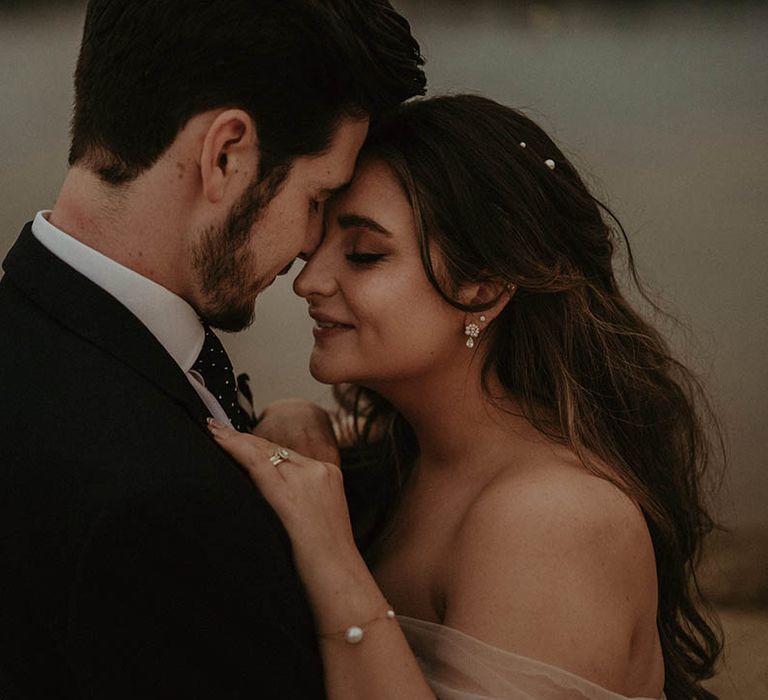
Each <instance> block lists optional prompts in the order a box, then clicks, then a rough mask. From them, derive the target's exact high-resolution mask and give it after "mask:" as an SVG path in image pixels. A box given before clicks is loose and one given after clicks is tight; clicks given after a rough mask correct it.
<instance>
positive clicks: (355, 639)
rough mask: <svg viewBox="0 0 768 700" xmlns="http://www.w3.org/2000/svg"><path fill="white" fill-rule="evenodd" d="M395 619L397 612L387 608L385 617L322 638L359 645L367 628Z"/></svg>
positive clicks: (381, 616) (324, 635) (375, 618)
mask: <svg viewBox="0 0 768 700" xmlns="http://www.w3.org/2000/svg"><path fill="white" fill-rule="evenodd" d="M394 619H395V611H394V610H392V608H387V610H386V612H384V614H383V615H379V616H378V617H374V618H372V619H370V620H367V621H366V622H362V623H360V624H359V625H351V626H350V627H347V629H345V630H342V631H340V632H329V633H328V634H321V635H320V636H321V637H322V638H323V639H343V640H344V641H345V642H347V644H359V643H360V642H362V641H363V637H364V636H365V629H366V627H370V626H371V625H373V624H375V623H377V622H381V621H382V620H394Z"/></svg>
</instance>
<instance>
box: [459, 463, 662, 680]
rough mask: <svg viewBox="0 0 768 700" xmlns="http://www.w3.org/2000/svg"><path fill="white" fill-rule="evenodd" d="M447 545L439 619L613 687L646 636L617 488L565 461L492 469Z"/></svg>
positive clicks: (648, 558) (647, 610)
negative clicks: (494, 471)
mask: <svg viewBox="0 0 768 700" xmlns="http://www.w3.org/2000/svg"><path fill="white" fill-rule="evenodd" d="M454 544H455V546H454V547H453V548H452V556H451V561H450V565H449V568H450V574H449V575H448V577H447V578H448V580H449V581H450V584H449V585H448V586H447V590H446V604H447V615H446V621H447V622H448V623H452V624H455V625H456V626H458V627H459V628H460V629H464V630H465V631H467V632H469V633H474V634H475V636H478V637H480V638H481V639H484V640H485V641H487V642H489V643H491V644H493V645H494V646H498V647H501V648H505V649H508V650H510V651H515V652H517V653H520V654H522V655H525V656H531V657H533V658H537V659H540V660H542V661H545V662H548V663H551V664H553V665H557V666H560V667H561V668H565V669H567V670H570V671H572V672H574V673H577V674H579V675H581V676H583V677H586V678H590V679H591V680H593V681H594V682H597V683H600V684H601V685H604V686H607V687H613V688H615V689H617V690H621V688H620V686H621V679H622V677H623V674H624V673H625V672H626V671H628V667H629V665H630V664H631V663H632V655H633V648H634V647H633V645H635V644H636V641H637V637H638V634H640V635H641V636H642V635H643V634H646V636H648V637H649V638H650V637H653V635H654V634H655V633H654V629H655V627H654V625H655V610H656V571H655V563H654V555H653V547H652V544H651V540H650V535H649V533H648V529H647V527H646V524H645V520H644V518H643V515H642V513H641V512H640V510H639V508H638V507H637V506H636V505H635V503H634V502H633V501H632V500H631V499H630V498H629V497H628V496H627V495H625V494H624V493H623V492H622V491H621V490H620V489H619V488H617V487H616V486H614V485H613V484H612V483H610V482H609V481H607V480H606V479H603V478H600V477H597V476H595V475H593V474H591V473H590V472H588V471H587V470H586V469H585V468H583V467H582V466H581V465H579V464H578V463H577V462H576V461H574V460H571V459H569V458H558V457H553V458H552V459H551V460H543V461H542V460H538V461H537V463H536V465H535V468H531V469H519V468H510V469H509V470H503V471H502V472H500V473H499V474H498V475H497V476H496V477H495V478H494V479H493V480H492V481H491V482H490V483H489V484H488V485H487V486H486V487H485V488H484V489H483V490H482V491H481V492H480V494H479V495H478V496H477V498H476V499H475V500H474V501H473V503H472V504H471V505H470V507H469V508H468V510H467V512H466V515H465V517H464V518H463V521H462V523H461V526H460V527H459V528H458V536H457V538H456V540H455V543H454Z"/></svg>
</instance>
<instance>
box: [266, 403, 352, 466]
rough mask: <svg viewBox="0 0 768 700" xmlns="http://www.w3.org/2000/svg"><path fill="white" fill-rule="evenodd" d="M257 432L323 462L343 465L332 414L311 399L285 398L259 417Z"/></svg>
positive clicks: (269, 406) (268, 407)
mask: <svg viewBox="0 0 768 700" xmlns="http://www.w3.org/2000/svg"><path fill="white" fill-rule="evenodd" d="M253 432H254V434H255V435H258V436H259V437H262V438H264V439H265V440H269V441H270V442H274V443H277V444H278V445H284V446H285V447H288V448H289V449H291V450H296V451H297V452H299V453H301V454H302V455H307V456H308V457H313V458H314V459H316V460H318V461H320V462H333V463H334V464H339V463H340V459H339V448H338V445H337V444H336V436H335V435H334V432H333V425H332V423H331V418H330V416H329V415H328V413H327V412H326V411H325V410H324V409H323V408H321V407H320V406H318V405H317V404H314V403H312V402H311V401H305V400H303V399H281V400H280V401H273V402H272V403H270V404H269V405H268V406H267V407H266V408H265V409H264V411H263V412H262V414H261V416H259V423H258V425H257V426H256V428H255V429H254V431H253Z"/></svg>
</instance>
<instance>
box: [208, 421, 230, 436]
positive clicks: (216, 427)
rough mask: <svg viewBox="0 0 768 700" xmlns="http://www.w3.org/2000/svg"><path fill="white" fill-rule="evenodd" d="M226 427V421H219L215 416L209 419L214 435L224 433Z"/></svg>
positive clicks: (209, 426) (209, 428) (209, 425)
mask: <svg viewBox="0 0 768 700" xmlns="http://www.w3.org/2000/svg"><path fill="white" fill-rule="evenodd" d="M226 428H227V426H226V425H224V423H222V422H221V421H217V420H216V419H215V418H209V419H208V430H210V431H211V432H212V433H213V434H214V435H216V434H220V433H223V432H224V431H225V430H226Z"/></svg>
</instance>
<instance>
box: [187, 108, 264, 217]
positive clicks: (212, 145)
mask: <svg viewBox="0 0 768 700" xmlns="http://www.w3.org/2000/svg"><path fill="white" fill-rule="evenodd" d="M258 169H259V139H258V134H257V131H256V125H255V123H254V121H253V119H252V118H251V116H250V115H249V114H248V113H247V112H245V111H243V110H242V109H227V110H224V111H223V112H221V113H220V114H218V115H217V116H216V117H215V118H214V119H213V121H212V122H211V123H210V125H209V126H208V129H207V131H206V132H205V134H204V137H203V143H202V148H201V151H200V178H201V181H202V189H203V195H204V196H205V198H206V199H207V200H208V201H209V202H211V203H212V204H217V203H218V202H220V201H221V200H222V199H223V198H224V197H225V196H226V194H227V191H228V190H234V192H236V193H237V194H238V195H239V194H240V193H241V192H242V189H243V187H244V186H245V184H248V183H250V182H251V181H252V180H253V179H254V178H255V177H256V175H257V173H258Z"/></svg>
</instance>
